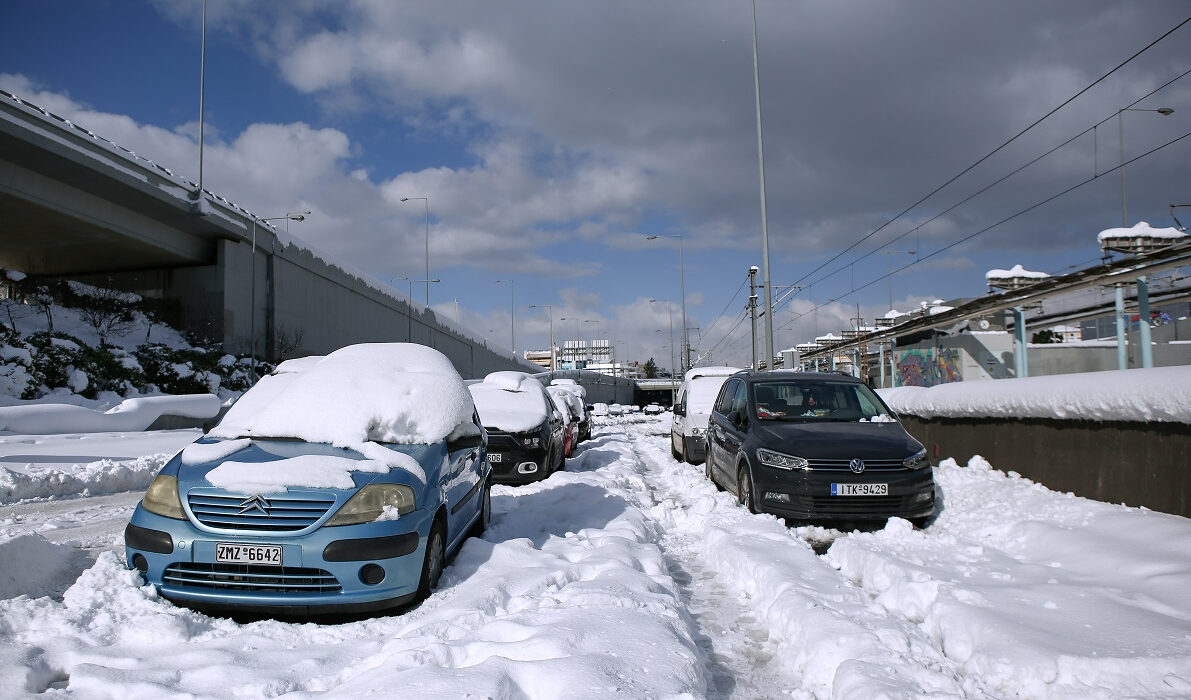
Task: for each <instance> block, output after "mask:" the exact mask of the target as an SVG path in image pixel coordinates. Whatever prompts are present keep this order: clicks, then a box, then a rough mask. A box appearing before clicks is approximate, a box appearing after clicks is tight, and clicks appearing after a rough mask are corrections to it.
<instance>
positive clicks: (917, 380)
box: [897, 348, 963, 386]
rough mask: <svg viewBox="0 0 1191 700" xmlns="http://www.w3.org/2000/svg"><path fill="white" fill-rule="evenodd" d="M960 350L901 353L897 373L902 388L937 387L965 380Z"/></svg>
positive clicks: (947, 349) (941, 349) (944, 349)
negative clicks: (961, 366)
mask: <svg viewBox="0 0 1191 700" xmlns="http://www.w3.org/2000/svg"><path fill="white" fill-rule="evenodd" d="M959 352H960V351H959V350H957V349H951V348H940V349H938V350H908V351H906V352H904V353H900V355H899V357H898V361H897V373H898V375H899V378H900V379H901V383H902V386H935V385H938V384H947V383H950V382H958V381H962V380H963V372H962V371H961V368H960V358H959Z"/></svg>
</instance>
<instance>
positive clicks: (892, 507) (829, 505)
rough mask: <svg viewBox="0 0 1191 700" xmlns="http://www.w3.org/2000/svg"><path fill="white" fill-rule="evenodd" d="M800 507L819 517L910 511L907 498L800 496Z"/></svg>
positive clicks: (873, 514)
mask: <svg viewBox="0 0 1191 700" xmlns="http://www.w3.org/2000/svg"><path fill="white" fill-rule="evenodd" d="M797 500H798V501H799V503H798V506H799V507H800V508H803V509H805V510H809V511H811V512H813V513H815V514H818V515H864V516H875V515H881V514H885V513H888V514H897V513H902V512H905V511H906V510H908V508H907V505H908V501H907V498H906V497H905V496H800V497H798V499H797Z"/></svg>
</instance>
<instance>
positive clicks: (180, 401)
mask: <svg viewBox="0 0 1191 700" xmlns="http://www.w3.org/2000/svg"><path fill="white" fill-rule="evenodd" d="M221 404H222V402H221V401H220V399H219V397H218V396H216V395H214V394H185V395H181V396H146V397H142V398H137V399H126V400H125V401H122V402H121V403H120V405H118V406H116V407H114V408H111V409H109V410H107V411H97V410H93V409H90V408H84V407H82V406H74V405H69V404H46V403H38V404H27V405H21V406H5V407H0V430H4V431H8V432H11V433H19V434H21V435H49V434H57V433H110V432H127V431H132V430H144V429H146V428H148V427H149V426H150V425H153V421H155V420H157V419H158V418H160V417H161V416H182V417H184V418H197V419H204V418H214V417H215V416H216V415H217V414H218V413H219V408H220V406H221Z"/></svg>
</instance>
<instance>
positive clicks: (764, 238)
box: [682, 0, 773, 369]
mask: <svg viewBox="0 0 1191 700" xmlns="http://www.w3.org/2000/svg"><path fill="white" fill-rule="evenodd" d="M752 6H753V92H754V94H755V95H756V98H757V99H756V108H757V109H756V111H757V168H758V170H759V171H760V173H761V179H760V187H761V284H762V285H763V286H764V287H765V367H766V369H773V292H772V289H771V286H772V283H771V282H770V277H769V216H768V214H767V213H766V211H765V141H764V139H762V137H761V134H762V129H761V61H760V59H759V58H758V52H757V0H753V1H752ZM682 325H683V332H684V333H685V332H686V321H685V320H683V323H682Z"/></svg>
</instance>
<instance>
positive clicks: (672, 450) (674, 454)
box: [670, 433, 684, 462]
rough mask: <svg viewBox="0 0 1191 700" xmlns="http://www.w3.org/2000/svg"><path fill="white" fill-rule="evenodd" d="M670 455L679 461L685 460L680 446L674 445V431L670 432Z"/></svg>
mask: <svg viewBox="0 0 1191 700" xmlns="http://www.w3.org/2000/svg"><path fill="white" fill-rule="evenodd" d="M670 456H671V457H673V458H674V459H676V460H678V461H679V462H682V461H684V460H683V458H682V453H681V452H679V451H678V448H677V447H675V446H674V433H670Z"/></svg>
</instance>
